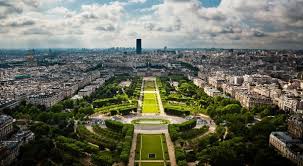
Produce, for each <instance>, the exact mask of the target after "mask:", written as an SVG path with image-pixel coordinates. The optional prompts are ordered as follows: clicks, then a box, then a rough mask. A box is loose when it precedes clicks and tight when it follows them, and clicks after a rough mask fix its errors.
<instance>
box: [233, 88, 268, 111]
mask: <svg viewBox="0 0 303 166" xmlns="http://www.w3.org/2000/svg"><path fill="white" fill-rule="evenodd" d="M235 99H236V100H238V101H239V102H240V103H241V105H242V106H243V107H245V108H247V109H252V108H253V107H255V106H260V105H269V106H273V102H272V100H271V99H270V98H269V97H265V96H261V95H258V94H255V93H250V92H248V91H238V92H236V93H235Z"/></svg>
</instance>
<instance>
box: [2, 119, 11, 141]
mask: <svg viewBox="0 0 303 166" xmlns="http://www.w3.org/2000/svg"><path fill="white" fill-rule="evenodd" d="M13 121H14V119H13V118H12V117H11V116H8V115H0V140H3V139H5V138H6V136H7V135H9V134H10V133H12V132H13Z"/></svg>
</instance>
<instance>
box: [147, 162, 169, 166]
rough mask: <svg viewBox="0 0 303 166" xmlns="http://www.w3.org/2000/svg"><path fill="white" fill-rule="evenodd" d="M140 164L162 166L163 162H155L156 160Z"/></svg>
mask: <svg viewBox="0 0 303 166" xmlns="http://www.w3.org/2000/svg"><path fill="white" fill-rule="evenodd" d="M141 166H164V163H162V162H161V163H159V162H157V163H156V162H155V163H149V162H148V163H144V162H142V163H141Z"/></svg>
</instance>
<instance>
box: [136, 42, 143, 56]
mask: <svg viewBox="0 0 303 166" xmlns="http://www.w3.org/2000/svg"><path fill="white" fill-rule="evenodd" d="M136 53H137V54H142V44H141V39H137V42H136Z"/></svg>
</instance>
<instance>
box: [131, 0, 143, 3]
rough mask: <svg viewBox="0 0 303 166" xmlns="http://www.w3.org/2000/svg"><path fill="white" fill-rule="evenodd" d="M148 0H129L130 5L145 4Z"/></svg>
mask: <svg viewBox="0 0 303 166" xmlns="http://www.w3.org/2000/svg"><path fill="white" fill-rule="evenodd" d="M145 2H146V0H128V3H145Z"/></svg>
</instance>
